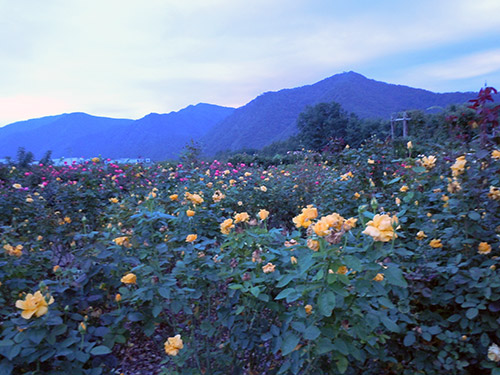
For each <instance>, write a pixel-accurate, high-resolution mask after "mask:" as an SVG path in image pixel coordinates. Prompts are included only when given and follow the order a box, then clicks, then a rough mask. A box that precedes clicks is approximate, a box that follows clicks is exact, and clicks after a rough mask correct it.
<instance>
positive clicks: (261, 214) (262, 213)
mask: <svg viewBox="0 0 500 375" xmlns="http://www.w3.org/2000/svg"><path fill="white" fill-rule="evenodd" d="M258 215H259V217H260V220H266V219H267V218H268V216H269V211H267V210H260V211H259V214H258Z"/></svg>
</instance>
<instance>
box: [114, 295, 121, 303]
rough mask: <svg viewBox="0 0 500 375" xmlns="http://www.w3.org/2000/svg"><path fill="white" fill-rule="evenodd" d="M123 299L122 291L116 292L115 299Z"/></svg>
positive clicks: (117, 300)
mask: <svg viewBox="0 0 500 375" xmlns="http://www.w3.org/2000/svg"><path fill="white" fill-rule="evenodd" d="M121 300H122V295H121V294H120V293H116V295H115V301H116V302H120V301H121Z"/></svg>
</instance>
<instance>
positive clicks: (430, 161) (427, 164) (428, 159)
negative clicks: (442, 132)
mask: <svg viewBox="0 0 500 375" xmlns="http://www.w3.org/2000/svg"><path fill="white" fill-rule="evenodd" d="M420 164H421V165H422V167H424V168H425V169H427V170H430V169H432V168H434V167H435V166H436V157H435V156H433V155H431V156H424V157H422V159H420Z"/></svg>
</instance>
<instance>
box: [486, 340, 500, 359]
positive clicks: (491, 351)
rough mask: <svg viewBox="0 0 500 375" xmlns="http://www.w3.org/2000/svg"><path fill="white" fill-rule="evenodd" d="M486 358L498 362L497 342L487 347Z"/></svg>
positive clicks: (498, 350) (499, 351)
mask: <svg viewBox="0 0 500 375" xmlns="http://www.w3.org/2000/svg"><path fill="white" fill-rule="evenodd" d="M488 359H489V360H490V361H494V362H500V348H499V347H498V345H497V344H492V345H491V346H490V347H489V348H488Z"/></svg>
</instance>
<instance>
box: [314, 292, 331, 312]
mask: <svg viewBox="0 0 500 375" xmlns="http://www.w3.org/2000/svg"><path fill="white" fill-rule="evenodd" d="M334 308H335V294H333V293H332V292H326V293H322V294H320V296H319V297H318V311H319V313H320V314H321V315H323V316H331V315H332V310H333V309H334Z"/></svg>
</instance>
